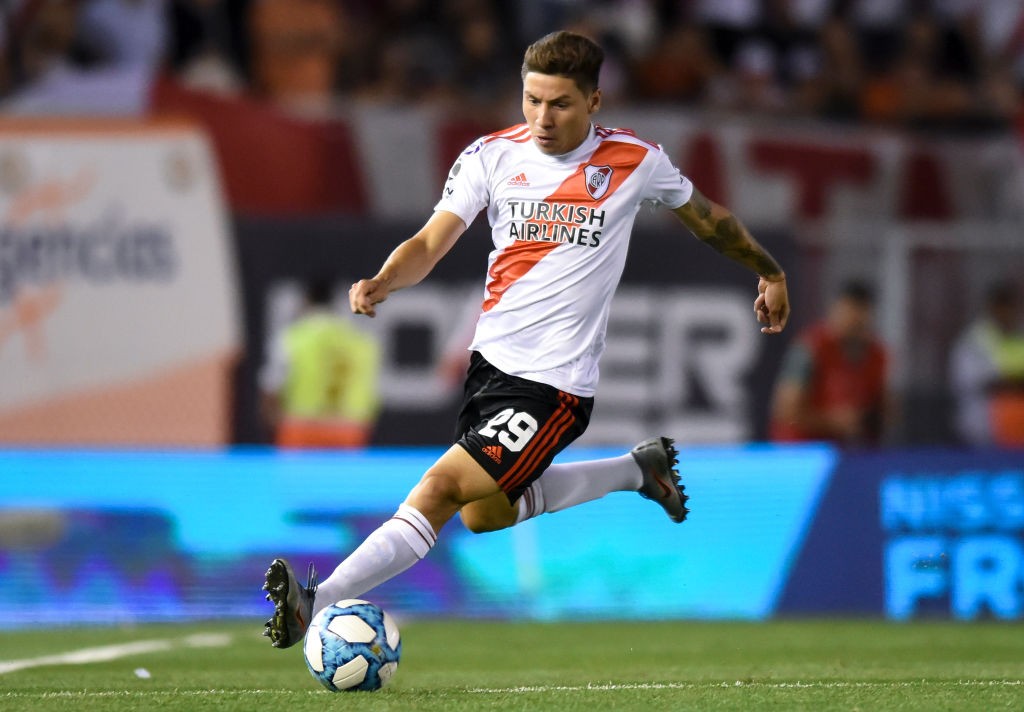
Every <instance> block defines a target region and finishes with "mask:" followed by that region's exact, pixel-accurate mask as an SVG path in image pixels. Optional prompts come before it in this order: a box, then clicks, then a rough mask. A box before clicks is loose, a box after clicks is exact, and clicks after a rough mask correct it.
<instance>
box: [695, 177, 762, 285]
mask: <svg viewBox="0 0 1024 712" xmlns="http://www.w3.org/2000/svg"><path fill="white" fill-rule="evenodd" d="M688 207H689V208H690V209H692V211H693V215H694V216H695V217H696V218H697V219H696V221H691V222H689V227H690V229H691V230H692V231H693V233H694V234H695V235H696V236H697V237H698V238H700V240H702V241H703V242H704V243H706V244H707V245H708V246H709V247H711V248H712V249H714V250H716V251H717V252H720V253H721V254H723V255H725V256H726V257H729V258H730V259H732V260H735V261H736V262H738V263H739V264H741V265H744V266H745V267H749V268H750V269H751V270H753V271H754V272H756V273H757V274H760V275H766V276H770V275H782V268H781V267H780V266H779V264H778V263H777V262H776V261H775V260H774V259H773V258H772V256H771V255H769V254H768V252H767V251H766V250H765V249H764V248H763V247H761V245H760V244H758V242H757V240H755V239H754V238H753V237H752V236H751V235H750V233H749V232H747V229H746V228H745V227H743V225H742V224H741V223H740V221H739V220H737V219H736V216H734V215H733V214H732V213H730V212H727V211H721V210H720V211H719V215H717V216H715V215H713V211H712V206H711V202H710V201H709V200H708V199H707V198H705V197H704V195H703V194H701V193H700V192H699V191H694V193H693V196H692V197H691V198H690V202H689V206H688Z"/></svg>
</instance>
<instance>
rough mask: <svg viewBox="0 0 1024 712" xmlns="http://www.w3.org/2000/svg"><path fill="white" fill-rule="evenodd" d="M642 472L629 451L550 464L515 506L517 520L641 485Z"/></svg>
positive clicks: (634, 488)
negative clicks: (583, 460) (517, 511)
mask: <svg viewBox="0 0 1024 712" xmlns="http://www.w3.org/2000/svg"><path fill="white" fill-rule="evenodd" d="M642 484H643V473H641V472H640V467H639V466H638V465H637V464H636V460H634V459H633V456H632V455H628V454H627V455H622V456H621V457H612V458H609V459H607V460H587V461H585V462H569V463H566V464H564V465H552V466H551V467H549V468H548V469H546V470H544V473H543V474H542V475H541V476H540V477H538V478H537V479H536V480H534V482H533V484H531V485H530V486H529V487H528V488H527V490H526V491H525V492H524V493H523V496H522V497H520V498H519V501H518V502H517V503H516V506H517V507H518V508H519V513H518V515H517V517H516V524H518V523H519V522H522V521H524V520H526V519H530V518H531V517H536V516H537V515H538V514H543V513H544V512H557V511H559V510H562V509H567V508H569V507H573V506H575V505H577V504H583V503H584V502H589V501H591V500H594V499H600V498H601V497H604V496H605V495H606V494H608V493H609V492H630V491H636V490H638V489H640V485H642Z"/></svg>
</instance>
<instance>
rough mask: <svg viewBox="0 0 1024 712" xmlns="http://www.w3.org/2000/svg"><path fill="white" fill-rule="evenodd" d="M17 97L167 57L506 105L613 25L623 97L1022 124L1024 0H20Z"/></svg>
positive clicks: (117, 104) (87, 106)
mask: <svg viewBox="0 0 1024 712" xmlns="http://www.w3.org/2000/svg"><path fill="white" fill-rule="evenodd" d="M0 8H2V9H0V13H2V15H0V16H2V20H3V26H4V31H3V32H2V33H0V43H2V44H3V52H2V53H0V108H2V109H4V110H6V111H7V112H8V113H71V112H74V111H77V112H81V111H89V110H93V111H96V112H99V113H106V114H109V113H118V112H121V113H130V112H133V111H139V110H141V109H143V108H144V106H145V96H146V87H147V86H148V85H149V84H150V83H151V82H152V81H154V80H155V79H156V78H158V77H160V76H172V77H174V78H175V79H177V80H179V81H182V82H184V83H187V84H189V85H192V86H195V87H202V88H206V89H210V90H213V91H217V92H226V93H236V94H244V95H252V96H259V97H262V98H265V99H266V100H269V101H271V102H275V103H279V104H282V105H285V106H288V107H289V108H292V109H296V110H302V111H306V112H318V111H321V112H322V111H331V110H335V109H337V108H338V107H339V106H340V105H343V104H344V103H345V102H348V101H352V100H358V101H370V102H390V103H416V104H431V105H437V106H439V107H442V108H445V107H447V108H451V109H454V110H460V109H461V110H465V109H466V108H467V107H474V108H479V109H480V110H486V109H488V108H490V109H494V110H499V109H500V110H501V111H502V112H504V111H505V110H506V109H507V108H508V107H509V106H510V105H511V106H512V108H513V109H514V106H515V104H516V103H517V102H518V82H519V64H520V61H521V57H522V52H523V49H524V48H525V46H526V45H527V44H529V43H530V42H531V41H532V40H534V39H536V38H537V37H539V36H541V35H542V34H544V33H546V32H549V31H551V30H553V29H558V28H568V29H574V30H577V31H581V32H584V33H586V34H589V35H591V36H593V37H595V38H597V39H599V40H600V41H601V43H602V44H603V46H604V47H605V48H606V51H607V60H606V66H605V69H604V73H603V76H602V88H603V90H604V92H605V94H606V96H608V97H609V98H613V99H616V100H618V99H626V100H635V101H639V102H645V103H671V104H673V105H691V106H695V107H699V108H701V109H704V110H708V111H723V112H743V113H751V112H760V113H765V114H773V115H787V116H798V117H814V118H821V119H828V120H834V121H856V122H865V123H872V124H881V125H898V126H906V127H911V128H932V129H942V130H950V131H953V130H955V131H986V130H998V129H1001V128H1005V127H1006V126H1007V125H1009V124H1010V122H1012V121H1013V120H1014V118H1015V116H1016V115H1017V113H1018V110H1019V107H1020V102H1021V91H1022V88H1024V3H1022V2H1020V1H1019V0H587V1H584V0H519V1H518V2H498V1H497V0H6V1H5V2H4V3H0Z"/></svg>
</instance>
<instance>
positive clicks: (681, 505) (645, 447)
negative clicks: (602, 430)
mask: <svg viewBox="0 0 1024 712" xmlns="http://www.w3.org/2000/svg"><path fill="white" fill-rule="evenodd" d="M674 442H675V441H674V440H672V439H671V438H651V439H650V440H644V441H643V442H642V443H639V444H637V446H636V447H634V448H633V450H632V451H631V452H630V454H631V455H632V456H633V459H634V460H636V464H637V465H639V466H640V471H641V472H642V473H643V476H644V481H643V484H642V485H640V489H638V490H637V492H639V493H640V496H641V497H645V498H646V499H649V500H652V501H654V502H657V503H658V504H660V505H661V508H662V509H664V510H665V513H666V514H668V517H669V519H671V520H672V521H673V522H682V521H685V519H686V515H687V514H689V513H690V510H689V509H687V507H686V502H687V500H689V497H687V496H686V491H685V488H684V487H683V485H682V484H681V483H680V478H679V472H677V471H676V469H675V467H676V465H677V464H679V453H678V452H676V448H675V445H674V444H673V443H674Z"/></svg>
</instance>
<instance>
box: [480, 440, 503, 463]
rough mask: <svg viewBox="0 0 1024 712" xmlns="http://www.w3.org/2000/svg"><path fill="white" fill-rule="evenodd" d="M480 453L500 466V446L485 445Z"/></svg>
mask: <svg viewBox="0 0 1024 712" xmlns="http://www.w3.org/2000/svg"><path fill="white" fill-rule="evenodd" d="M482 452H483V453H484V455H487V457H489V458H491V459H492V460H494V461H495V462H496V463H498V464H499V465H500V464H501V455H502V449H501V445H485V446H484V447H483V450H482Z"/></svg>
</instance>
